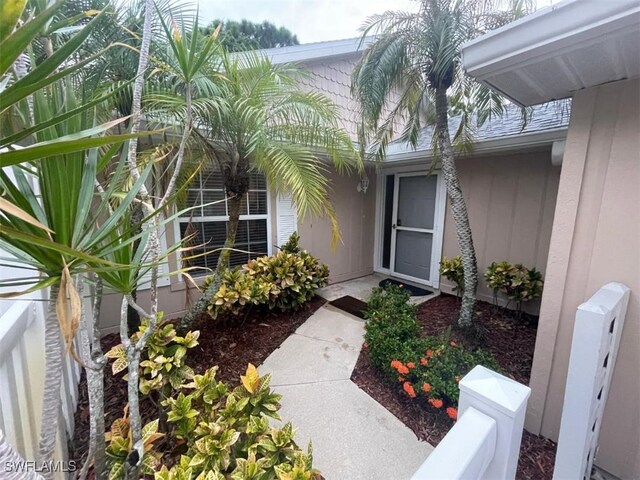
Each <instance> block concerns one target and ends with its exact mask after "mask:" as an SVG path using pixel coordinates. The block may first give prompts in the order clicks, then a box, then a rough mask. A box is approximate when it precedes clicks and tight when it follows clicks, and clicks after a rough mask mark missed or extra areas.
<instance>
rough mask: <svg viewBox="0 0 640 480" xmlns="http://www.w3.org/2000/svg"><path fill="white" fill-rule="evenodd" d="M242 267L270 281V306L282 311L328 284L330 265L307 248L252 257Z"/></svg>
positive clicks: (290, 308)
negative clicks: (252, 258) (320, 260)
mask: <svg viewBox="0 0 640 480" xmlns="http://www.w3.org/2000/svg"><path fill="white" fill-rule="evenodd" d="M243 269H244V270H245V271H246V272H247V273H248V274H249V275H250V276H252V277H254V278H256V279H260V280H261V281H263V282H265V283H268V284H269V285H271V290H270V291H269V298H268V302H267V304H268V306H269V308H270V309H273V308H277V309H279V310H281V311H283V312H286V311H290V310H298V309H299V308H300V307H301V306H302V305H303V304H304V303H306V302H308V301H309V300H311V298H313V296H314V294H315V291H316V290H317V289H318V288H321V287H324V286H325V285H327V280H328V279H329V267H327V266H326V265H325V264H323V263H320V262H319V261H318V260H317V259H315V258H314V257H313V256H312V255H311V254H310V253H309V252H307V251H306V250H300V252H299V253H297V254H294V253H287V252H286V251H280V252H278V253H277V254H275V255H271V256H270V257H260V258H256V259H255V260H251V261H250V262H249V263H247V264H246V265H245V266H244V267H243Z"/></svg>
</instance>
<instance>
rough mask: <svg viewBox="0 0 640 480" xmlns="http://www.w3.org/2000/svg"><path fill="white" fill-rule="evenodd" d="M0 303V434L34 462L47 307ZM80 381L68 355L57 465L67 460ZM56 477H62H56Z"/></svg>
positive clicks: (34, 303)
mask: <svg viewBox="0 0 640 480" xmlns="http://www.w3.org/2000/svg"><path fill="white" fill-rule="evenodd" d="M45 296H46V293H45ZM0 303H2V304H3V307H4V313H3V314H2V315H0V430H1V431H3V432H4V434H5V435H6V438H7V440H8V442H9V443H10V444H11V445H12V446H13V447H14V449H15V450H16V451H17V452H18V453H19V454H20V455H21V456H22V458H24V459H25V460H35V459H36V454H37V450H38V436H39V432H40V419H41V411H42V399H43V392H44V379H45V357H44V322H45V309H46V302H43V301H42V298H41V296H38V298H31V299H25V300H21V299H16V300H3V301H2V302H0ZM87 303H88V302H87ZM79 380H80V367H79V365H78V364H77V363H76V362H75V361H74V360H73V359H72V358H71V356H70V355H67V356H66V359H65V361H64V362H63V384H62V388H61V390H60V395H61V399H62V408H61V412H60V422H59V425H60V428H59V439H58V442H57V445H56V455H55V457H56V460H61V461H66V460H68V452H67V442H68V439H69V438H70V437H71V436H72V435H73V430H74V413H75V410H76V407H77V402H78V382H79ZM57 478H61V479H62V478H65V477H64V476H63V474H62V473H60V474H59V476H58V477H57Z"/></svg>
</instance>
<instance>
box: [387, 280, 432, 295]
mask: <svg viewBox="0 0 640 480" xmlns="http://www.w3.org/2000/svg"><path fill="white" fill-rule="evenodd" d="M378 285H379V286H381V287H382V288H384V287H386V286H387V285H396V286H400V285H402V288H404V289H405V290H407V291H408V292H409V293H410V294H411V296H412V297H424V296H425V295H431V294H432V293H433V292H432V291H431V290H426V289H424V288H420V287H414V286H413V285H407V284H406V283H402V282H399V281H398V280H394V279H392V278H387V279H385V280H381V281H380V283H379V284H378Z"/></svg>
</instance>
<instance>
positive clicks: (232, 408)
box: [155, 365, 320, 480]
mask: <svg viewBox="0 0 640 480" xmlns="http://www.w3.org/2000/svg"><path fill="white" fill-rule="evenodd" d="M216 370H217V367H214V368H211V369H209V370H207V371H206V372H205V373H204V375H196V376H195V377H194V379H193V382H192V383H191V384H189V385H186V386H185V388H186V389H187V390H190V392H189V393H187V394H185V393H183V392H180V393H178V394H177V395H175V396H174V397H173V398H170V399H168V400H167V401H166V402H165V403H164V404H165V406H166V407H167V408H168V421H169V423H170V424H171V425H172V426H173V434H174V435H175V437H176V438H177V440H178V442H179V443H181V444H182V445H183V449H184V450H185V453H184V454H183V455H182V456H181V458H180V461H179V463H178V464H177V465H175V466H173V467H172V468H171V469H168V468H167V467H166V466H164V467H162V469H161V470H160V471H159V472H157V473H156V475H155V478H156V480H182V479H185V480H191V479H196V478H198V479H200V478H202V479H210V478H211V479H216V480H224V479H226V478H238V479H245V478H246V479H249V478H252V479H264V480H271V479H276V478H278V479H289V478H290V479H309V480H315V479H319V478H320V475H319V473H318V472H317V471H316V470H314V469H313V465H312V463H313V460H312V455H311V446H310V445H309V448H308V450H307V452H306V453H305V452H303V451H301V450H300V449H299V448H298V446H297V445H296V444H295V442H294V441H293V435H294V430H293V427H292V426H291V423H287V424H285V425H284V426H283V427H282V428H281V429H277V428H272V427H270V425H269V417H270V418H275V419H279V418H280V417H279V415H278V410H279V409H280V404H279V403H278V402H279V401H280V395H277V394H275V393H273V392H272V391H271V389H270V388H269V381H270V376H269V375H265V376H263V377H260V376H259V374H258V371H257V369H256V368H255V367H254V366H253V365H249V367H248V368H247V372H246V374H245V375H243V376H241V377H240V379H241V380H242V384H241V385H240V386H238V387H237V388H235V389H234V390H232V391H229V389H228V387H227V386H226V385H225V384H224V383H222V382H219V381H217V380H216V378H215V375H216Z"/></svg>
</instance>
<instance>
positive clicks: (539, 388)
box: [102, 0, 640, 479]
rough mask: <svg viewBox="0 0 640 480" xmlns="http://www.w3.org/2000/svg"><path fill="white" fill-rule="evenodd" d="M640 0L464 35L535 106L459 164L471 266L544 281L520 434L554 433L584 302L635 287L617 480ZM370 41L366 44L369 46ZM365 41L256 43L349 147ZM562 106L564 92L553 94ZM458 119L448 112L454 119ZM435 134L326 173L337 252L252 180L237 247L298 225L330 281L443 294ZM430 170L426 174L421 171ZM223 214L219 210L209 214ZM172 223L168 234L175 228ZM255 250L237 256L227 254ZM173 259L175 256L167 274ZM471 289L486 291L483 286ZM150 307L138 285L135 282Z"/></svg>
mask: <svg viewBox="0 0 640 480" xmlns="http://www.w3.org/2000/svg"><path fill="white" fill-rule="evenodd" d="M638 45H640V4H639V2H638V0H619V1H616V2H604V1H602V2H600V1H592V0H566V1H564V2H561V3H559V4H557V5H556V6H554V7H553V8H551V9H545V10H541V11H539V12H537V13H535V14H533V15H531V16H529V17H526V18H524V19H521V20H520V21H517V22H514V23H513V24H510V25H508V26H506V27H504V28H501V29H499V30H496V31H495V32H492V33H490V34H488V35H485V36H483V37H480V38H479V39H477V40H475V41H473V42H470V43H469V44H468V45H466V46H465V48H464V50H463V54H464V64H465V66H466V68H467V71H468V73H469V74H470V75H472V76H474V77H476V78H477V79H478V80H480V81H482V82H485V83H486V84H487V85H489V86H490V87H491V88H494V89H495V90H497V91H499V92H500V93H502V94H503V95H505V96H507V97H508V98H510V99H512V100H513V102H514V103H515V104H520V105H525V106H534V110H535V111H534V115H533V117H532V120H531V122H530V123H529V124H527V125H526V127H525V128H524V129H523V128H522V126H521V122H520V116H519V113H518V112H517V109H515V108H514V109H508V114H507V116H506V117H503V118H500V119H492V120H490V121H489V122H488V123H487V124H486V125H485V126H484V127H483V128H481V129H480V130H479V132H478V136H477V139H476V140H477V141H476V146H475V149H474V151H473V153H471V154H467V155H464V156H460V157H459V158H458V159H457V167H458V172H459V176H460V180H461V185H462V190H463V192H464V194H465V197H466V201H467V207H468V210H469V216H470V222H471V227H472V231H473V239H474V243H475V247H476V252H477V257H478V267H479V272H480V273H482V272H483V271H484V269H485V268H486V267H487V266H488V265H489V264H490V263H491V262H493V261H500V260H508V261H510V262H514V263H523V264H525V265H528V266H533V267H536V268H537V269H538V270H539V271H541V272H542V274H543V276H544V277H545V289H544V293H543V296H542V299H541V302H539V303H538V304H537V305H536V304H534V305H531V306H530V307H529V308H530V309H531V310H532V311H534V312H536V313H537V312H539V313H540V325H539V329H538V338H537V344H536V354H535V358H534V364H533V372H532V376H531V382H530V386H531V388H532V396H531V399H530V402H529V407H528V412H527V421H526V428H527V429H528V430H529V431H531V432H533V433H536V434H542V435H544V436H546V437H549V438H551V439H554V440H555V439H557V436H558V431H559V427H560V418H561V414H562V403H563V396H564V386H565V381H566V374H567V367H568V360H569V352H570V346H571V338H572V329H573V320H574V315H575V311H576V308H577V306H578V305H580V304H581V303H582V302H584V301H585V300H586V299H587V298H589V297H590V296H591V295H592V294H593V293H594V292H595V291H596V290H598V289H599V288H600V287H601V286H602V285H604V284H606V283H608V282H611V281H618V282H622V283H624V284H626V285H627V286H629V287H630V288H631V290H632V295H631V301H630V305H629V311H628V315H627V321H626V324H625V326H624V330H623V338H622V342H621V345H620V351H619V355H618V360H617V364H616V367H615V371H614V375H613V382H612V385H611V392H610V394H609V399H608V403H607V408H606V410H605V415H604V420H603V424H602V430H601V436H600V451H599V453H598V455H597V458H596V463H597V464H598V465H599V466H600V467H601V468H603V469H604V470H606V471H608V472H609V473H611V474H613V475H615V476H617V477H619V478H621V479H637V478H640V408H639V407H638V405H640V375H638V370H639V367H640V319H639V317H640V300H639V292H640V257H639V255H640V253H639V252H640V213H639V211H640V208H639V207H640V193H639V192H640V55H639V54H638V52H639V50H638ZM365 46H366V42H365ZM362 48H363V46H362V45H360V41H359V40H358V39H348V40H339V41H334V42H321V43H317V44H308V45H299V46H293V47H284V48H279V49H272V50H264V51H262V52H261V53H262V54H264V55H267V56H269V57H270V58H271V59H272V60H273V61H274V62H275V63H286V62H294V63H297V64H299V65H300V66H302V67H304V68H306V69H307V70H309V71H310V72H311V75H310V76H309V77H308V78H307V79H305V87H306V88H309V89H313V90H319V91H321V92H323V93H325V94H326V95H327V96H328V97H329V98H331V99H332V100H333V101H334V102H335V103H336V104H337V105H338V106H339V107H340V109H341V112H342V122H343V126H344V127H345V129H346V130H347V131H348V132H349V133H350V134H351V135H352V136H353V138H354V141H355V140H356V128H357V124H358V108H357V105H355V103H354V101H353V99H352V98H351V95H350V76H351V72H352V71H353V68H354V66H355V64H356V63H357V61H358V59H359V58H360V55H361V53H362ZM561 99H570V100H566V101H564V102H557V101H558V100H561ZM452 128H455V120H454V121H452ZM430 138H431V132H430V131H429V129H428V128H427V129H425V130H424V131H423V132H422V135H421V138H420V142H419V146H418V148H417V149H415V150H414V149H412V148H410V147H409V146H407V145H405V144H402V143H400V142H394V143H392V144H391V145H390V146H389V149H388V155H387V157H386V159H385V161H384V162H381V163H378V164H373V163H372V164H368V165H367V167H366V170H365V172H364V173H363V174H362V175H351V176H341V175H338V174H337V172H335V171H333V170H332V169H331V168H330V167H329V168H328V172H327V175H328V176H329V177H330V185H331V191H330V197H331V200H332V202H333V204H334V206H335V209H336V213H337V216H338V219H339V223H340V227H341V231H342V241H341V242H340V244H339V245H338V246H337V248H335V249H332V248H331V228H330V224H329V222H328V220H327V219H325V218H317V217H307V218H299V217H298V215H297V214H296V210H295V206H294V205H293V204H292V202H291V199H290V197H287V196H286V195H285V196H279V195H276V194H275V193H274V192H273V191H272V190H270V189H269V185H268V184H267V183H266V182H265V181H264V179H262V178H260V177H259V176H256V177H255V178H254V179H253V186H252V193H251V194H250V195H249V199H248V204H247V208H246V211H245V212H244V215H243V216H242V217H241V219H242V221H243V225H244V226H241V232H242V233H241V235H240V237H239V239H240V245H241V246H244V247H247V248H246V249H247V250H252V251H253V250H258V252H259V253H262V252H264V253H272V251H273V249H274V247H273V245H278V244H282V243H283V242H284V241H285V240H286V238H287V237H288V235H289V234H290V233H291V232H293V231H298V233H300V235H301V243H302V245H303V247H305V248H307V249H308V250H310V251H311V252H312V253H313V254H314V255H315V256H317V257H319V258H320V259H321V260H322V261H323V262H325V263H327V264H328V265H329V267H330V270H331V277H330V281H331V282H340V281H344V280H349V279H353V278H357V277H361V276H365V275H368V274H371V273H373V272H381V273H385V274H388V275H390V276H394V277H397V278H400V279H404V280H407V281H411V282H414V283H417V284H422V285H425V286H427V287H431V288H433V289H440V290H441V291H445V292H451V290H452V285H451V284H450V283H448V282H447V281H446V280H444V279H440V276H439V274H438V263H439V261H440V259H441V258H442V257H444V256H446V257H452V256H455V255H457V254H458V246H457V241H456V238H455V228H454V225H453V221H452V218H451V215H450V212H449V211H448V208H447V204H446V196H445V189H444V184H443V181H442V178H441V176H440V175H439V172H438V169H437V168H436V169H435V171H431V170H430V166H431V159H432V152H431V150H430ZM430 173H432V175H429V174H430ZM216 181H217V180H216V179H215V178H214V176H207V175H205V176H204V177H203V178H201V179H200V180H199V182H198V184H197V185H196V186H194V188H193V189H192V192H190V195H191V198H192V201H193V202H194V204H196V205H197V204H198V202H202V203H204V202H206V201H211V199H214V198H222V197H223V196H224V192H223V191H222V189H221V186H220V185H218V184H216ZM216 208H217V207H216ZM225 213H226V211H225V210H224V208H221V209H220V210H216V211H206V212H205V211H202V212H201V214H200V215H199V216H198V217H197V218H196V220H197V223H199V225H200V226H199V228H201V229H202V230H201V232H202V239H203V240H205V241H211V245H216V242H217V243H218V244H219V243H220V242H221V240H220V239H221V238H222V236H223V233H224V231H225V221H226V217H225ZM186 223H187V222H186V221H184V220H177V221H176V222H175V225H173V226H170V227H169V228H168V229H167V232H166V236H165V241H166V243H167V244H169V243H173V241H175V240H176V239H179V238H180V235H182V234H184V233H185V232H184V230H183V229H184V228H186V227H184V225H185V224H186ZM248 255H249V254H244V256H241V255H238V256H236V257H234V260H235V262H236V263H242V262H243V261H246V259H248ZM178 265H179V259H175V258H174V259H172V260H171V262H170V265H169V266H168V268H169V269H171V270H173V269H175V268H177V267H178ZM480 283H481V285H480V288H479V292H478V297H479V298H480V299H483V300H490V299H491V292H490V291H489V290H488V289H487V288H486V287H485V286H484V285H483V282H482V281H481V282H480ZM193 294H194V291H193V289H191V292H190V291H189V288H188V285H187V283H185V282H184V281H183V280H182V279H180V278H178V277H172V279H171V280H170V281H166V282H165V284H164V285H163V286H162V289H161V293H160V308H161V309H163V310H164V311H165V312H166V313H167V314H168V315H175V314H178V313H180V311H181V310H183V309H184V308H185V307H186V305H187V304H188V302H189V299H190V296H191V295H193ZM139 295H140V300H141V301H142V302H144V300H145V299H144V297H145V295H146V292H145V291H144V290H142V291H141V292H140V293H139ZM119 308H120V302H119V299H118V298H117V297H113V298H111V299H110V298H108V297H107V298H106V299H105V301H104V306H103V315H102V324H103V327H104V328H105V331H109V329H115V328H117V327H116V325H117V324H118V321H119Z"/></svg>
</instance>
